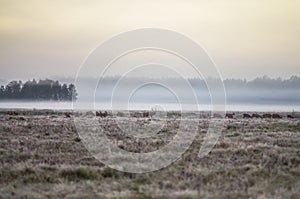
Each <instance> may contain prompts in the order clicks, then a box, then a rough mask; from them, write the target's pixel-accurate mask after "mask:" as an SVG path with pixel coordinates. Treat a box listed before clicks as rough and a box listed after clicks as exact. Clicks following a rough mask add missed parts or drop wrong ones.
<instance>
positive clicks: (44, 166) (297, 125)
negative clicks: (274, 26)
mask: <svg viewBox="0 0 300 199" xmlns="http://www.w3.org/2000/svg"><path fill="white" fill-rule="evenodd" d="M19 113H20V114H19V115H8V114H7V112H6V111H2V112H0V198H172V199H176V198H261V199H263V198H295V199H296V198H300V119H299V118H293V119H287V118H284V119H242V118H238V119H230V120H227V121H226V128H225V129H224V132H223V134H222V136H221V138H220V139H219V142H218V143H217V145H216V146H215V147H214V149H213V150H212V151H211V153H210V155H209V156H207V157H205V158H202V159H199V158H198V157H197V153H198V150H199V148H200V145H201V142H202V140H203V138H204V136H205V133H206V129H207V126H208V119H205V118H204V119H201V120H200V122H199V133H198V136H197V137H196V139H195V140H194V142H193V144H192V145H191V147H190V149H189V150H188V151H187V152H186V153H185V154H184V155H183V156H182V157H181V158H180V159H179V160H178V161H176V162H175V163H173V164H172V165H170V166H168V167H166V168H164V169H161V170H159V171H156V172H152V173H147V174H130V173H123V172H119V171H116V170H113V169H110V168H107V167H106V166H105V165H103V164H102V163H100V162H99V161H97V160H96V159H94V158H93V157H92V156H91V155H90V154H89V152H88V151H87V150H86V149H85V147H84V146H83V143H82V141H81V139H80V138H79V137H78V134H77V132H76V128H75V125H74V122H73V118H72V117H67V116H66V115H65V114H64V113H63V112H53V111H31V112H27V111H19ZM112 121H113V119H112V118H110V117H108V118H102V119H100V118H99V124H100V125H102V126H105V128H106V130H107V133H108V134H110V136H112V137H114V138H117V139H121V137H122V136H123V135H121V133H119V132H118V131H117V128H116V126H115V124H114V123H113V122H112ZM137 121H139V122H140V121H144V119H140V120H137ZM178 122H179V121H178V120H176V119H172V120H170V122H169V123H168V125H165V126H164V127H163V129H162V130H161V131H160V132H159V133H158V134H159V136H161V137H160V138H161V141H160V142H158V141H157V140H156V142H155V143H150V144H149V143H148V145H147V146H148V149H149V150H155V149H157V148H159V147H160V145H162V144H164V143H165V142H166V139H169V138H170V136H171V137H172V136H173V134H172V130H174V129H176V128H177V127H178ZM128 143H129V142H128V140H127V141H126V139H125V140H124V142H123V143H121V145H122V146H120V147H123V148H125V149H126V150H129V151H136V152H138V151H142V152H147V151H143V149H144V148H143V147H138V146H140V145H137V146H134V144H135V143H137V142H130V143H131V144H132V143H133V146H129V145H127V144H128Z"/></svg>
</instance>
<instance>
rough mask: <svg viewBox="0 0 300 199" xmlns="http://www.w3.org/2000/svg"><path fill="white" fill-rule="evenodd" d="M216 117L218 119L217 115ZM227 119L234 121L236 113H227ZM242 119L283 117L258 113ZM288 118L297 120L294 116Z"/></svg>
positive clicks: (244, 114) (245, 114)
mask: <svg viewBox="0 0 300 199" xmlns="http://www.w3.org/2000/svg"><path fill="white" fill-rule="evenodd" d="M215 117H217V116H216V115H215ZM225 117H226V118H229V119H234V118H235V113H226V115H225ZM242 117H243V118H245V119H249V118H273V119H281V118H282V117H283V116H281V115H279V114H278V113H264V114H258V113H253V114H248V113H243V114H242ZM286 117H287V118H290V119H293V118H295V117H294V116H293V115H287V116H286Z"/></svg>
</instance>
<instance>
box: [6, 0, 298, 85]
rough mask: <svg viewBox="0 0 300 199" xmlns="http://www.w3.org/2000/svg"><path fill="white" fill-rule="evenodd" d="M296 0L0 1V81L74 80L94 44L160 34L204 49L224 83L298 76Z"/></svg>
mask: <svg viewBox="0 0 300 199" xmlns="http://www.w3.org/2000/svg"><path fill="white" fill-rule="evenodd" d="M299 10H300V1H299V0H251V1H250V0H249V1H246V0H151V1H150V0H119V1H116V0H107V1H101V0H85V1H83V0H82V1H79V0H51V1H50V0H49V1H46V0H36V1H34V0H0V68H1V71H0V79H27V78H33V77H35V78H45V77H51V76H66V77H73V76H75V74H76V72H77V69H78V67H79V65H80V64H81V63H82V61H83V60H84V59H85V57H86V56H87V55H88V54H89V52H90V51H91V50H92V49H94V48H95V47H96V46H97V45H98V44H99V43H100V42H102V41H103V40H104V39H107V38H109V37H110V36H112V35H115V34H117V33H121V32H124V31H128V30H132V29H137V28H143V27H153V28H166V29H171V30H174V31H178V32H180V33H182V34H185V35H187V36H189V37H190V38H192V39H193V40H194V41H196V42H198V43H199V44H200V45H202V46H203V47H204V48H205V49H206V50H207V51H208V53H209V54H210V56H211V58H212V59H213V60H214V62H215V63H216V65H217V66H218V68H219V69H220V72H221V74H222V76H223V77H224V78H247V79H253V78H255V77H257V76H262V75H268V76H270V77H279V76H280V77H283V78H287V77H289V76H291V75H300V56H299V53H300V36H299V35H300V12H299Z"/></svg>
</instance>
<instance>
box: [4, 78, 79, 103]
mask: <svg viewBox="0 0 300 199" xmlns="http://www.w3.org/2000/svg"><path fill="white" fill-rule="evenodd" d="M6 99H9V100H12V99H13V100H53V101H71V100H72V99H74V100H76V99H77V92H76V89H75V86H74V84H69V85H67V84H61V83H59V82H58V81H54V80H50V79H45V80H39V81H38V82H37V81H36V80H35V79H33V80H32V81H30V80H29V81H27V82H25V83H22V81H11V82H9V83H8V84H7V85H6V86H4V85H2V86H1V87H0V100H6Z"/></svg>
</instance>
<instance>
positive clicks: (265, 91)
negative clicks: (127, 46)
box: [62, 76, 300, 106]
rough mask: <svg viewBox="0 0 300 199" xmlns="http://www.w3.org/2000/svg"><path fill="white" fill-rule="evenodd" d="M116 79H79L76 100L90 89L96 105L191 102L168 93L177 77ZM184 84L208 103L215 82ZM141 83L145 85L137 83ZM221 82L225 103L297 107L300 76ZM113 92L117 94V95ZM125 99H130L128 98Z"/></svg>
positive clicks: (178, 82)
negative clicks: (188, 85)
mask: <svg viewBox="0 0 300 199" xmlns="http://www.w3.org/2000/svg"><path fill="white" fill-rule="evenodd" d="M119 80H120V78H119V77H110V78H104V79H100V81H97V80H96V79H89V78H86V79H84V80H81V81H80V82H81V84H80V85H76V87H77V90H78V91H79V93H78V94H79V95H78V97H79V99H80V100H83V101H84V99H87V98H88V97H89V96H87V95H88V94H87V93H86V92H85V91H87V90H88V89H87V88H89V89H90V88H93V89H95V92H94V93H93V94H94V97H95V101H96V102H111V101H118V102H125V103H127V102H131V103H177V102H178V98H181V99H182V100H184V103H190V102H192V101H193V99H191V97H193V96H191V95H188V94H186V93H185V90H182V91H181V92H180V93H174V92H172V88H170V87H173V88H174V87H176V89H178V90H181V88H182V89H185V88H184V84H183V83H182V82H181V81H182V80H179V79H177V78H164V79H155V78H153V79H151V78H148V79H145V78H125V79H123V80H122V83H120V82H118V81H119ZM62 81H70V80H66V79H65V80H62ZM187 81H188V83H189V84H190V87H191V89H192V90H193V91H194V92H195V95H196V98H197V100H198V103H199V104H209V103H210V100H211V98H210V92H209V90H208V88H207V84H213V83H214V81H215V80H214V79H212V78H211V79H208V80H206V81H204V80H200V79H188V80H187ZM94 82H98V84H97V85H93V84H94ZM141 82H148V83H146V84H141ZM223 82H224V88H225V93H226V99H227V104H274V105H276V104H278V105H284V104H285V105H291V106H292V105H299V104H300V77H297V76H292V77H291V78H289V79H281V78H277V79H271V78H269V77H266V76H264V77H261V78H256V79H254V80H252V81H247V80H240V79H226V80H224V81H223ZM166 85H168V86H166ZM129 87H130V88H135V89H132V90H131V91H130V92H131V93H130V95H128V93H125V92H127V90H126V89H127V88H129ZM116 92H118V93H117V95H116ZM122 92H124V93H122ZM211 92H214V91H211ZM128 96H130V97H129V98H128Z"/></svg>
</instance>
